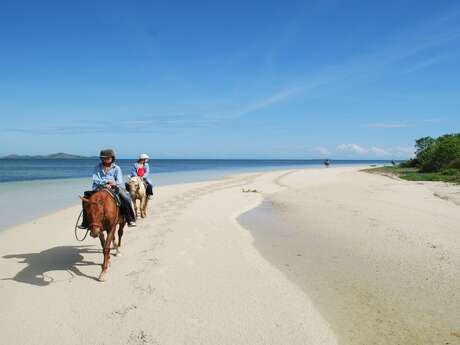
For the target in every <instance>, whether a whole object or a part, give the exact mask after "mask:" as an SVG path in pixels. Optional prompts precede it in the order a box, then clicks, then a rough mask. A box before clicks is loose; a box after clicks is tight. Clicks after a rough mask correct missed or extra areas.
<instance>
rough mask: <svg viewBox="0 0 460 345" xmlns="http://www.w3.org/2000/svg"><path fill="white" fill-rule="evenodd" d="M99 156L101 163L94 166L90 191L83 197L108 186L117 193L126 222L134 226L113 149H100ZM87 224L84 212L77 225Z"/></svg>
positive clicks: (84, 227)
mask: <svg viewBox="0 0 460 345" xmlns="http://www.w3.org/2000/svg"><path fill="white" fill-rule="evenodd" d="M99 158H100V160H101V163H99V164H98V165H96V166H95V167H94V171H93V186H92V191H86V192H85V198H89V197H90V196H91V195H92V194H94V192H96V191H98V190H100V189H102V188H109V189H110V190H111V191H112V192H113V193H114V194H115V195H117V196H118V197H119V199H120V202H121V207H120V209H121V212H122V213H123V216H124V217H125V219H126V222H127V223H128V226H131V227H132V226H136V221H135V220H136V216H135V213H134V210H133V206H132V202H131V196H130V195H129V193H128V192H127V191H126V189H125V188H124V186H123V174H122V172H121V168H120V167H119V166H118V165H116V164H115V151H114V150H112V149H107V150H102V151H101V152H100V155H99ZM88 226H89V224H88V220H87V217H86V215H85V212H83V221H82V223H81V225H79V226H78V227H79V228H80V229H87V228H88Z"/></svg>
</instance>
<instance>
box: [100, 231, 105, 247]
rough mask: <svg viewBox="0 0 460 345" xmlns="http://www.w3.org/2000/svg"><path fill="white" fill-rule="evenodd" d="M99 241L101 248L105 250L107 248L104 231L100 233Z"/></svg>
mask: <svg viewBox="0 0 460 345" xmlns="http://www.w3.org/2000/svg"><path fill="white" fill-rule="evenodd" d="M99 241H101V247H102V249H104V246H105V236H104V231H101V232H100V233H99Z"/></svg>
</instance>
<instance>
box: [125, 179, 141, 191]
mask: <svg viewBox="0 0 460 345" xmlns="http://www.w3.org/2000/svg"><path fill="white" fill-rule="evenodd" d="M141 183H142V181H141V179H140V178H139V176H131V177H130V178H129V180H128V185H129V190H130V191H133V192H137V191H138V189H139V187H140V185H141Z"/></svg>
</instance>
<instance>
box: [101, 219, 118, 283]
mask: <svg viewBox="0 0 460 345" xmlns="http://www.w3.org/2000/svg"><path fill="white" fill-rule="evenodd" d="M115 228H116V225H113V226H112V227H111V229H110V231H109V233H108V234H107V239H106V241H105V245H104V249H103V253H104V263H103V264H102V272H101V274H100V275H99V281H101V282H103V281H106V279H107V271H108V269H109V266H110V245H111V244H112V241H113V238H114V236H115Z"/></svg>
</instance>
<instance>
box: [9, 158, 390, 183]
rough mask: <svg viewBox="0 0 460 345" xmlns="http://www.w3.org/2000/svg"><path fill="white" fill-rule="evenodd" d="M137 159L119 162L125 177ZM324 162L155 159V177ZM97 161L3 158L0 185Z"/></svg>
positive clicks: (75, 171) (63, 174)
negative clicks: (192, 172) (181, 173)
mask: <svg viewBox="0 0 460 345" xmlns="http://www.w3.org/2000/svg"><path fill="white" fill-rule="evenodd" d="M135 162H136V160H135V159H117V161H116V163H117V164H118V165H119V166H120V168H121V169H122V172H123V175H124V176H126V175H128V174H129V173H130V170H131V167H132V165H133V164H134V163H135ZM323 162H324V160H323V159H155V160H154V161H153V160H152V161H151V162H150V163H149V164H150V171H151V174H152V175H156V174H165V173H176V172H187V171H214V170H215V171H246V170H248V169H262V170H265V169H272V168H284V167H286V168H289V167H293V168H295V167H302V166H305V167H309V166H322V165H323ZM390 162H391V161H390V160H346V159H337V160H332V164H333V165H340V166H343V165H356V164H358V165H359V164H388V163H390ZM98 163H99V160H98V159H95V158H88V159H0V183H5V182H17V181H35V180H50V179H72V178H85V177H90V176H91V174H92V171H93V168H94V166H95V165H96V164H98Z"/></svg>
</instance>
